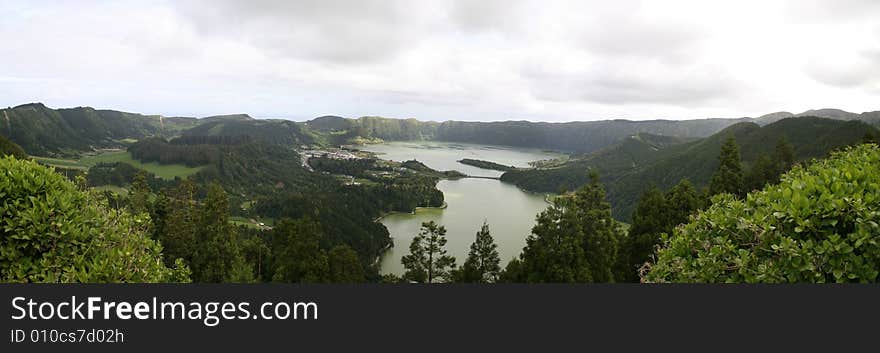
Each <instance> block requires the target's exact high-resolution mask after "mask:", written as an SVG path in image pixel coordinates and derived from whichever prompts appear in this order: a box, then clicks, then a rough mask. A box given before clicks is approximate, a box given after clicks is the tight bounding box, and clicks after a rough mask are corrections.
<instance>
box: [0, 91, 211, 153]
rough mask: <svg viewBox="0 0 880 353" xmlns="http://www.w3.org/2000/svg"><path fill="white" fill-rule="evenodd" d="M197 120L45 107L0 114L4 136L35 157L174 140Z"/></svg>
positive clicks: (25, 107) (26, 106) (0, 130)
mask: <svg viewBox="0 0 880 353" xmlns="http://www.w3.org/2000/svg"><path fill="white" fill-rule="evenodd" d="M195 124H196V119H192V118H164V117H160V116H157V115H141V114H134V113H125V112H119V111H113V110H96V109H93V108H89V107H78V108H70V109H51V108H48V107H46V106H45V105H43V104H41V103H32V104H24V105H20V106H17V107H14V108H7V109H2V110H0V135H3V136H6V137H7V138H9V139H10V140H12V141H13V142H15V143H17V144H19V145H20V146H21V147H22V148H24V150H25V151H27V152H28V153H29V154H31V155H38V156H48V155H55V154H64V153H73V152H75V151H87V150H91V149H93V148H103V147H120V146H122V145H123V144H122V142H121V140H124V139H139V138H143V137H148V136H172V135H174V134H176V133H177V132H179V131H180V130H182V129H184V128H188V127H191V126H194V125H195Z"/></svg>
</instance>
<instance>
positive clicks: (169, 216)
mask: <svg viewBox="0 0 880 353" xmlns="http://www.w3.org/2000/svg"><path fill="white" fill-rule="evenodd" d="M169 195H170V196H169V197H164V199H162V198H160V199H158V200H156V201H157V202H156V205H155V206H154V211H153V214H152V217H153V220H154V221H153V223H154V225H155V226H156V231H155V232H154V234H155V237H156V239H159V241H160V242H162V246H163V247H164V248H165V251H164V253H165V260H166V262H168V261H172V262H173V261H174V260H175V259H183V260H184V262H186V263H187V264H191V263H192V260H193V253H194V251H195V248H194V246H195V242H196V227H197V225H196V218H197V209H196V201H195V200H194V197H195V185H193V183H192V182H190V181H189V180H183V181H181V182H180V184H179V185H178V186H177V187H176V188H175V189H174V190H173V191H170V192H169Z"/></svg>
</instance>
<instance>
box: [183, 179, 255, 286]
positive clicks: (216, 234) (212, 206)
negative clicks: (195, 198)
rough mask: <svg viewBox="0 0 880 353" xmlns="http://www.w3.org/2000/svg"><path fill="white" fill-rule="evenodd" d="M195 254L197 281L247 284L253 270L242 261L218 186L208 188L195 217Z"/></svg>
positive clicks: (227, 200)
mask: <svg viewBox="0 0 880 353" xmlns="http://www.w3.org/2000/svg"><path fill="white" fill-rule="evenodd" d="M197 224H198V227H197V233H196V243H195V251H194V252H193V255H192V263H191V265H190V267H191V269H192V275H193V280H194V281H196V282H250V281H252V280H253V270H252V269H251V267H250V265H249V264H248V263H247V262H246V261H245V260H244V257H243V256H242V254H241V250H240V248H239V246H240V244H239V241H238V236H237V233H236V231H235V228H234V227H233V226H232V225H231V224H230V223H229V198H228V196H227V195H226V191H224V190H223V188H222V187H221V186H220V185H219V184H217V183H212V184H211V185H209V186H208V196H207V197H206V198H205V201H204V203H203V205H202V208H201V210H200V212H199V215H198V222H197Z"/></svg>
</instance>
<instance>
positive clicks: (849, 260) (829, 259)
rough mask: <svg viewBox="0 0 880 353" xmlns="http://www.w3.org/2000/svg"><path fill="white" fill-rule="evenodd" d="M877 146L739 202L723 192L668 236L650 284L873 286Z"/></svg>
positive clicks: (878, 217) (879, 240) (796, 172)
mask: <svg viewBox="0 0 880 353" xmlns="http://www.w3.org/2000/svg"><path fill="white" fill-rule="evenodd" d="M878 170H880V149H878V148H877V146H876V145H872V144H865V145H861V146H858V147H855V148H850V149H847V150H846V151H844V152H839V153H836V154H834V155H833V156H832V157H831V158H828V159H825V160H820V161H817V162H816V163H813V164H811V165H810V166H808V167H801V166H796V167H795V168H794V169H793V170H792V171H791V172H789V173H788V174H786V175H784V176H783V177H782V180H781V182H780V183H779V184H775V185H768V186H766V187H764V188H763V189H762V190H759V191H756V192H753V193H750V194H749V195H748V196H747V197H746V198H745V199H736V198H734V197H732V196H731V195H727V194H723V195H721V196H718V197H716V198H715V199H714V202H713V205H712V206H711V207H709V208H708V209H707V210H705V211H702V212H700V213H698V214H697V215H696V216H694V217H693V218H691V221H690V222H689V223H687V224H685V225H684V226H681V227H678V228H676V229H675V230H674V232H673V234H672V235H671V236H670V237H668V238H666V239H665V241H664V243H663V244H662V247H661V249H660V250H659V252H658V254H657V261H656V262H655V263H654V264H653V265H651V266H650V271H649V272H648V273H647V276H646V280H647V281H651V282H722V283H723V282H731V283H744V282H749V283H754V282H772V283H780V282H876V281H877V278H878V268H880V226H878V222H880V174H878V173H877V171H878Z"/></svg>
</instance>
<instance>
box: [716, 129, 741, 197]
mask: <svg viewBox="0 0 880 353" xmlns="http://www.w3.org/2000/svg"><path fill="white" fill-rule="evenodd" d="M743 190H744V186H743V169H742V159H741V158H740V155H739V145H737V144H736V139H735V138H734V137H733V136H731V137H729V138H728V139H727V140H726V141H725V142H724V145H723V146H721V154H720V155H719V156H718V169H717V170H716V171H715V174H714V175H712V180H711V181H710V183H709V193H710V194H712V195H717V194H721V193H728V194H733V195H742V194H743Z"/></svg>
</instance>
